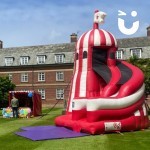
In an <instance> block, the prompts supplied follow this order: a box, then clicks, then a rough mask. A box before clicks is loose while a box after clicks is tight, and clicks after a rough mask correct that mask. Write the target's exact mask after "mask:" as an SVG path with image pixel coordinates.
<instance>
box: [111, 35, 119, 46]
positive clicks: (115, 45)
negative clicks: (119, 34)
mask: <svg viewBox="0 0 150 150" xmlns="http://www.w3.org/2000/svg"><path fill="white" fill-rule="evenodd" d="M110 34H111V33H110ZM111 35H112V37H113V39H114V41H115V46H117V40H116V38H115V37H114V35H113V34H111Z"/></svg>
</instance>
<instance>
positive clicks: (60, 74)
mask: <svg viewBox="0 0 150 150" xmlns="http://www.w3.org/2000/svg"><path fill="white" fill-rule="evenodd" d="M56 81H64V72H63V71H58V72H56Z"/></svg>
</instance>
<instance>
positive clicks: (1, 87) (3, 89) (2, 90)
mask: <svg viewBox="0 0 150 150" xmlns="http://www.w3.org/2000/svg"><path fill="white" fill-rule="evenodd" d="M15 87H16V86H15V84H13V83H12V82H11V80H9V77H8V76H6V77H0V103H3V101H6V100H7V101H8V92H9V91H12V90H14V88H15Z"/></svg>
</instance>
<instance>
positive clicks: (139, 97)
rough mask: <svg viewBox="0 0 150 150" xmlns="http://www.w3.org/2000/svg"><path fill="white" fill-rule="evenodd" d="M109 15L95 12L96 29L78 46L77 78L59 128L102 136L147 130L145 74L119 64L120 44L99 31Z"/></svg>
mask: <svg viewBox="0 0 150 150" xmlns="http://www.w3.org/2000/svg"><path fill="white" fill-rule="evenodd" d="M105 16H106V14H105V13H104V12H101V11H98V10H97V11H95V14H94V24H93V29H91V30H90V31H88V32H86V33H84V34H83V35H81V37H80V38H79V40H78V42H77V44H76V54H75V66H74V75H73V80H72V83H71V88H70V94H69V100H68V107H67V110H66V114H65V115H62V116H59V117H57V118H56V119H55V124H56V125H57V126H64V127H67V128H70V129H72V130H75V131H78V132H86V133H90V134H101V133H107V132H115V131H120V132H123V131H133V130H140V129H145V128H148V126H149V119H148V114H147V108H146V106H145V95H144V90H145V86H144V75H143V73H142V71H141V70H140V69H139V68H137V67H135V66H133V65H131V64H129V63H127V62H125V61H120V60H116V58H115V52H116V50H117V41H116V39H115V37H114V36H113V34H111V33H110V32H108V31H105V30H103V29H99V24H101V23H103V22H104V18H105Z"/></svg>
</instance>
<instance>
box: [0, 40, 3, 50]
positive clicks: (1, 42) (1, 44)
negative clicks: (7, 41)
mask: <svg viewBox="0 0 150 150" xmlns="http://www.w3.org/2000/svg"><path fill="white" fill-rule="evenodd" d="M1 48H3V41H1V40H0V49H1Z"/></svg>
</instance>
